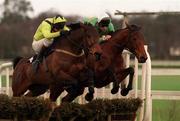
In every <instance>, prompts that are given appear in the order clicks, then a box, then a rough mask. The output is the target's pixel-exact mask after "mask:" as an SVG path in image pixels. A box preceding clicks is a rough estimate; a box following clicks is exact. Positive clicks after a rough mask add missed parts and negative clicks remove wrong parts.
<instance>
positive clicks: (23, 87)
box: [12, 80, 30, 97]
mask: <svg viewBox="0 0 180 121" xmlns="http://www.w3.org/2000/svg"><path fill="white" fill-rule="evenodd" d="M29 86H30V83H29V82H28V81H26V80H22V81H21V82H20V83H18V84H12V90H13V96H14V97H19V96H21V95H23V94H24V93H25V92H26V91H27V90H28V87H29Z"/></svg>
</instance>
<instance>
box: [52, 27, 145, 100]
mask: <svg viewBox="0 0 180 121" xmlns="http://www.w3.org/2000/svg"><path fill="white" fill-rule="evenodd" d="M126 25H127V28H125V29H119V30H117V31H116V32H115V33H113V34H112V38H111V39H110V40H108V41H106V42H104V43H102V44H101V49H102V50H103V52H102V55H101V57H100V60H99V61H97V62H96V64H95V80H94V86H95V87H96V88H101V87H104V86H106V85H108V84H109V83H111V82H114V83H113V89H112V90H111V93H112V94H115V93H117V92H118V90H119V84H120V82H122V81H123V80H124V79H125V78H126V77H127V76H128V75H130V77H129V83H128V85H127V87H124V88H123V89H122V90H121V94H122V95H123V96H126V95H127V94H128V92H129V91H130V90H131V89H132V83H133V75H134V68H132V67H128V68H125V67H124V62H123V57H122V52H123V50H124V49H127V50H129V51H130V52H131V53H133V54H134V55H135V56H136V58H137V59H138V62H139V63H144V62H145V61H146V60H147V55H146V52H145V49H144V43H145V40H144V36H143V34H142V33H141V31H140V30H141V28H140V27H139V26H137V25H128V24H126ZM78 86H79V87H77V88H76V89H77V90H76V92H79V93H74V92H73V91H71V89H69V90H67V91H68V94H67V95H66V96H65V97H64V98H63V99H64V100H66V101H69V102H71V101H72V100H74V99H75V98H76V97H77V96H79V95H81V94H83V91H84V88H83V86H82V87H81V86H80V85H78ZM55 89H56V90H57V89H58V86H57V85H56V87H54V90H55ZM54 92H56V97H58V91H53V93H54ZM91 96H92V95H86V96H85V98H86V100H88V101H89V100H91V99H92V98H93V97H91Z"/></svg>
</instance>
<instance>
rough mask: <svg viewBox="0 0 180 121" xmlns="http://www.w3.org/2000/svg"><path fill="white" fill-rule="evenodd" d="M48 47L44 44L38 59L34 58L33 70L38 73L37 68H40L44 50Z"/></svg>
mask: <svg viewBox="0 0 180 121" xmlns="http://www.w3.org/2000/svg"><path fill="white" fill-rule="evenodd" d="M46 48H47V47H45V46H43V47H42V48H41V51H40V53H38V55H37V57H36V60H34V61H33V62H32V69H33V72H34V73H36V72H37V70H38V67H39V64H40V63H41V62H42V60H43V55H44V52H45V50H46Z"/></svg>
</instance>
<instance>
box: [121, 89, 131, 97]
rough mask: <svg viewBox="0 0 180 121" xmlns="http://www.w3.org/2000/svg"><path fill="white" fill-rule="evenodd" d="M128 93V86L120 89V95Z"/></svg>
mask: <svg viewBox="0 0 180 121" xmlns="http://www.w3.org/2000/svg"><path fill="white" fill-rule="evenodd" d="M128 93H129V89H128V88H124V89H122V90H121V95H122V96H126V95H127V94H128Z"/></svg>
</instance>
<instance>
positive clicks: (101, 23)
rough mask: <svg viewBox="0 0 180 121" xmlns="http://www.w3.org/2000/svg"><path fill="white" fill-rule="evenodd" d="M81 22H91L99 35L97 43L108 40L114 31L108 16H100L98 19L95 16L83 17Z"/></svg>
mask: <svg viewBox="0 0 180 121" xmlns="http://www.w3.org/2000/svg"><path fill="white" fill-rule="evenodd" d="M83 23H85V24H91V25H92V26H95V27H96V29H97V30H98V32H99V34H100V37H101V38H100V40H99V43H101V42H103V41H106V40H109V39H110V38H111V34H112V33H113V32H114V31H115V30H114V25H113V24H112V21H111V19H110V17H107V16H106V17H102V19H100V20H98V18H96V17H92V18H84V20H83Z"/></svg>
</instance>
